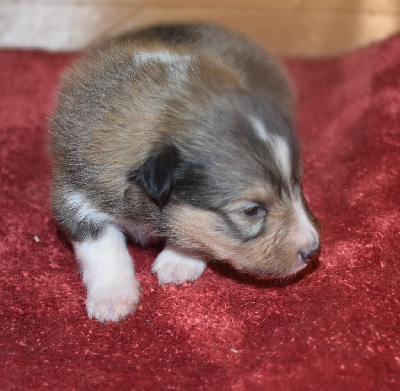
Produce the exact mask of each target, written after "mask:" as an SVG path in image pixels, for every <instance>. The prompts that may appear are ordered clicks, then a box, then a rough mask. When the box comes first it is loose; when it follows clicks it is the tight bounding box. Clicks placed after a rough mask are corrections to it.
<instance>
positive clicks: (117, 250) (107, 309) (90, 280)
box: [73, 225, 140, 322]
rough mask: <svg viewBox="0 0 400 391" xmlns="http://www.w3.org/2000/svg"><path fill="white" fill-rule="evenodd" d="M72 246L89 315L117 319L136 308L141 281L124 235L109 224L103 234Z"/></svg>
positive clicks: (101, 319)
mask: <svg viewBox="0 0 400 391" xmlns="http://www.w3.org/2000/svg"><path fill="white" fill-rule="evenodd" d="M73 246H74V249H75V254H76V257H77V259H78V260H79V263H80V266H81V269H82V276H83V282H84V284H85V285H86V288H87V300H86V309H87V312H88V315H89V317H90V318H92V317H95V318H97V319H98V320H100V321H101V322H104V321H114V322H117V321H118V320H120V319H122V318H123V317H125V316H126V315H128V314H129V313H131V312H132V311H134V310H135V309H136V308H137V307H138V305H139V301H140V285H139V283H138V282H137V280H136V278H135V271H134V267H133V262H132V258H131V256H130V255H129V252H128V250H127V248H126V244H125V236H124V235H123V234H122V233H121V232H120V231H119V230H118V229H117V228H115V227H114V226H112V225H108V226H107V227H106V229H105V231H104V232H103V234H102V236H101V237H100V238H98V239H95V240H85V241H83V242H74V243H73Z"/></svg>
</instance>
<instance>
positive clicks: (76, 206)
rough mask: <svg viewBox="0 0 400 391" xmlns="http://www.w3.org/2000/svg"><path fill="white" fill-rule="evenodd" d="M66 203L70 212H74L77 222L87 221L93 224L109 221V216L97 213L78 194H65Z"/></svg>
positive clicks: (82, 196) (84, 198)
mask: <svg viewBox="0 0 400 391" xmlns="http://www.w3.org/2000/svg"><path fill="white" fill-rule="evenodd" d="M66 194H68V195H67V196H66V202H67V204H68V206H69V207H70V208H71V209H72V210H76V213H77V218H78V220H80V221H82V220H86V219H89V220H91V221H93V222H95V223H101V222H107V221H110V216H108V215H107V214H106V213H103V212H99V211H98V210H97V209H96V208H95V207H94V206H93V205H92V204H91V203H90V202H89V201H88V200H87V199H86V197H85V196H84V195H82V194H81V193H78V192H66Z"/></svg>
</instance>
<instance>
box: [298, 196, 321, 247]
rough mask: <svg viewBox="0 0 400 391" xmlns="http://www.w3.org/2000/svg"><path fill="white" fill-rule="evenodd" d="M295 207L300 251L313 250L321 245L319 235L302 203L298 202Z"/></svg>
mask: <svg viewBox="0 0 400 391" xmlns="http://www.w3.org/2000/svg"><path fill="white" fill-rule="evenodd" d="M293 206H294V209H295V211H296V216H297V224H298V231H297V235H296V236H297V244H298V246H299V251H302V250H310V249H313V248H315V247H316V246H318V243H319V236H318V233H317V231H316V229H315V228H314V225H313V224H312V223H311V221H310V219H309V218H308V216H307V213H306V211H305V210H304V207H303V205H302V203H301V201H299V200H296V201H295V202H294V203H293Z"/></svg>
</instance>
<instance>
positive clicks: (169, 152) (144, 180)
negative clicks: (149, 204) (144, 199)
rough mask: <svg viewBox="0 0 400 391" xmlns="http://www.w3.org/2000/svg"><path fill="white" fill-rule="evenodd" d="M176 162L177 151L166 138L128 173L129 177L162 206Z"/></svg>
mask: <svg viewBox="0 0 400 391" xmlns="http://www.w3.org/2000/svg"><path fill="white" fill-rule="evenodd" d="M178 164H179V151H178V149H177V148H176V147H175V145H174V144H173V143H172V142H171V141H170V140H166V141H164V142H163V143H162V144H161V145H160V146H159V147H157V148H156V149H154V150H153V151H151V152H150V155H149V156H148V157H147V159H146V160H145V162H144V163H143V164H142V165H141V166H140V167H139V168H138V169H136V170H134V171H133V172H131V173H130V174H129V179H131V180H135V181H136V183H138V184H139V185H140V186H141V187H142V188H143V189H144V190H146V192H147V193H148V194H149V195H150V197H151V198H153V200H154V201H155V202H156V203H157V204H158V205H159V206H160V207H162V206H164V205H165V203H166V202H167V201H168V197H169V194H170V192H171V188H172V184H173V180H174V172H175V170H176V168H177V167H178Z"/></svg>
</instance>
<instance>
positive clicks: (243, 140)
mask: <svg viewBox="0 0 400 391" xmlns="http://www.w3.org/2000/svg"><path fill="white" fill-rule="evenodd" d="M293 119H294V99H293V94H292V90H291V87H290V84H289V82H288V80H287V77H286V75H285V73H284V72H283V70H282V68H281V67H280V66H279V65H278V64H277V63H276V61H274V60H273V59H272V58H271V57H270V56H269V55H267V54H266V53H264V52H263V51H262V50H261V49H260V48H259V47H257V46H256V45H255V44H253V43H251V42H250V41H248V40H247V39H246V38H244V37H242V36H240V35H237V34H234V33H231V32H229V31H227V30H225V29H223V28H220V27H217V26H212V25H206V24H195V25H165V26H155V27H151V28H148V29H145V30H141V31H137V32H131V33H126V34H123V35H120V36H117V37H113V38H110V39H108V40H106V41H104V42H101V43H99V44H97V45H95V46H93V47H92V48H90V49H89V50H88V51H87V52H86V53H85V54H84V55H83V57H82V58H81V59H80V60H79V61H77V63H76V64H75V65H74V66H73V67H72V68H71V69H70V70H69V72H68V73H67V75H66V77H65V80H64V83H63V85H62V87H61V91H60V94H59V100H58V106H57V109H56V111H55V113H54V115H53V117H52V119H51V144H52V155H53V187H52V197H53V206H54V212H55V216H56V218H57V219H58V221H59V223H60V225H61V226H62V227H63V228H64V230H65V231H66V233H67V235H68V236H69V237H70V239H71V241H72V242H73V244H74V248H75V252H76V256H77V258H78V259H79V261H80V264H81V268H82V273H83V279H84V282H85V284H86V286H87V290H88V300H87V309H88V313H89V316H94V317H96V318H97V319H99V320H101V321H107V320H118V319H120V318H122V317H124V316H125V315H127V314H128V313H130V312H132V311H133V310H134V309H135V308H136V306H137V305H138V302H139V285H138V283H137V281H136V279H135V277H134V271H133V265H132V262H131V260H130V257H129V254H128V252H127V250H126V248H125V244H124V239H123V234H122V232H124V233H129V234H131V235H132V234H133V236H134V239H137V240H139V241H140V242H141V243H144V242H146V241H147V240H149V239H154V238H164V239H165V240H166V243H167V245H166V248H165V249H164V250H163V252H162V253H161V254H160V255H159V256H158V258H157V259H156V261H155V263H154V266H153V269H152V270H153V272H154V273H155V274H156V275H157V277H158V280H159V282H160V284H166V283H170V282H172V283H176V284H181V283H184V282H186V281H194V280H195V279H197V278H198V277H200V276H201V274H202V273H203V271H204V269H205V265H206V263H205V262H206V261H207V260H208V259H216V260H221V261H226V262H229V263H231V264H232V265H233V266H234V267H236V268H237V269H239V270H244V271H249V272H253V273H257V274H259V275H262V276H287V275H290V274H293V273H296V272H297V271H299V270H301V269H302V268H304V267H305V266H306V264H307V263H308V262H309V261H310V260H312V259H313V258H315V256H316V255H317V254H318V249H319V233H318V223H317V221H316V219H315V218H314V216H313V215H312V213H311V212H310V210H309V208H308V206H307V203H306V201H305V199H304V197H303V194H302V190H301V176H302V168H301V162H300V152H299V147H298V142H297V139H296V135H295V133H294V131H293Z"/></svg>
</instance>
